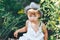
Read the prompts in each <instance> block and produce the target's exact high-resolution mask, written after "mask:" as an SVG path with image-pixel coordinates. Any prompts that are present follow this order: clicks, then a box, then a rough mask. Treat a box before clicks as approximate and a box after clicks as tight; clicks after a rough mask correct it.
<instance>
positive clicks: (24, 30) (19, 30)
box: [14, 21, 27, 38]
mask: <svg viewBox="0 0 60 40" xmlns="http://www.w3.org/2000/svg"><path fill="white" fill-rule="evenodd" d="M19 32H27V21H26V25H25V26H24V27H23V28H21V29H18V30H16V31H15V32H14V37H16V38H17V36H18V33H19Z"/></svg>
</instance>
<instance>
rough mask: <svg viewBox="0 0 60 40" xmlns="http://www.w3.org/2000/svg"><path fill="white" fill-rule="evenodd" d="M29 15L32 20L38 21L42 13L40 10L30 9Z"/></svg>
mask: <svg viewBox="0 0 60 40" xmlns="http://www.w3.org/2000/svg"><path fill="white" fill-rule="evenodd" d="M27 16H28V19H29V20H30V21H36V20H38V18H39V17H40V13H39V12H38V10H34V9H29V10H28V11H27Z"/></svg>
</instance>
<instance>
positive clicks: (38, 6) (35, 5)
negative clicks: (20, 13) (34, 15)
mask: <svg viewBox="0 0 60 40" xmlns="http://www.w3.org/2000/svg"><path fill="white" fill-rule="evenodd" d="M29 9H36V10H38V11H39V12H40V14H41V16H42V15H43V12H42V11H41V10H40V5H39V4H36V3H35V2H31V3H30V5H28V6H26V7H25V10H24V12H25V13H27V11H28V10H29Z"/></svg>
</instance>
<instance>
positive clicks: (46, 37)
mask: <svg viewBox="0 0 60 40" xmlns="http://www.w3.org/2000/svg"><path fill="white" fill-rule="evenodd" d="M42 30H43V32H44V40H48V32H47V29H46V26H45V24H43V27H42Z"/></svg>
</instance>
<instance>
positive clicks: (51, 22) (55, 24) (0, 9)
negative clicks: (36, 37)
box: [0, 0, 60, 40]
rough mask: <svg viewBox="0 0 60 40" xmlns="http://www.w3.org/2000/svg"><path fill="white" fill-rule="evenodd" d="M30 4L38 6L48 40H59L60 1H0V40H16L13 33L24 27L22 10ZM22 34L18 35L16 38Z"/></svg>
mask: <svg viewBox="0 0 60 40" xmlns="http://www.w3.org/2000/svg"><path fill="white" fill-rule="evenodd" d="M31 2H35V3H37V4H40V7H41V9H40V10H41V11H42V12H43V13H44V15H43V17H42V18H41V21H43V22H44V23H45V24H46V27H47V30H48V35H49V36H48V40H60V0H0V40H8V39H9V38H11V39H12V38H13V39H16V38H15V37H14V36H13V33H14V31H16V30H17V29H20V28H22V27H23V26H24V25H25V22H26V20H27V16H26V14H24V8H25V6H27V5H29V4H30V3H31ZM22 34H23V33H19V36H18V38H19V37H20V36H22ZM18 38H17V39H18Z"/></svg>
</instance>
